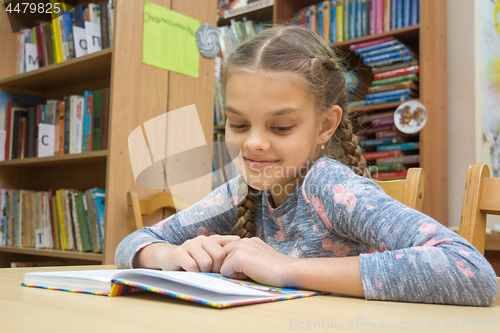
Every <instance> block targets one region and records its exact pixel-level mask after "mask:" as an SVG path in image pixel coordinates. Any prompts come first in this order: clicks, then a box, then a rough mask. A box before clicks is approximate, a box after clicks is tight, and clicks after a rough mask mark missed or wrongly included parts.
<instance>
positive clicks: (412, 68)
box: [373, 65, 419, 80]
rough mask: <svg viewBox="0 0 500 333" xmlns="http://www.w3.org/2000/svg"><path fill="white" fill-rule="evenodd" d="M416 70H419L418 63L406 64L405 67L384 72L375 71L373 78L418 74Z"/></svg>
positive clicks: (380, 78)
mask: <svg viewBox="0 0 500 333" xmlns="http://www.w3.org/2000/svg"><path fill="white" fill-rule="evenodd" d="M418 72H419V67H418V65H416V66H408V67H405V68H400V69H395V70H390V71H386V72H384V73H376V74H375V75H373V78H374V79H375V80H382V79H389V78H391V77H397V76H401V75H408V74H418Z"/></svg>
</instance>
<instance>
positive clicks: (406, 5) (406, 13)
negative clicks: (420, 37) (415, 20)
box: [403, 0, 411, 27]
mask: <svg viewBox="0 0 500 333" xmlns="http://www.w3.org/2000/svg"><path fill="white" fill-rule="evenodd" d="M410 16H411V15H410V0H403V27H408V26H409V25H410Z"/></svg>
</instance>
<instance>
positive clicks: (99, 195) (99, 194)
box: [91, 189, 106, 249]
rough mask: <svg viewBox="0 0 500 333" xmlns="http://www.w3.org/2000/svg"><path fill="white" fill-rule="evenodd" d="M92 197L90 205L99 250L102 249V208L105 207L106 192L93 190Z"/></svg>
mask: <svg viewBox="0 0 500 333" xmlns="http://www.w3.org/2000/svg"><path fill="white" fill-rule="evenodd" d="M91 195H92V203H93V208H94V214H95V218H96V222H97V229H98V231H99V242H100V245H101V249H103V248H104V246H103V242H104V223H105V221H104V216H105V215H104V209H105V208H104V207H105V198H106V192H105V191H104V190H101V189H94V190H93V191H92V192H91Z"/></svg>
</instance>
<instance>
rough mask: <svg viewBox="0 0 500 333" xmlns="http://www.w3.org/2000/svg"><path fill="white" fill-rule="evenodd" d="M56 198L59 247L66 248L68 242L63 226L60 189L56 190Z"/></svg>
mask: <svg viewBox="0 0 500 333" xmlns="http://www.w3.org/2000/svg"><path fill="white" fill-rule="evenodd" d="M56 200H57V215H58V219H59V230H60V231H61V248H62V249H63V250H67V249H68V244H67V243H66V228H65V227H64V214H63V207H62V198H61V190H57V191H56Z"/></svg>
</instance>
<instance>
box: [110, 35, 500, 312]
mask: <svg viewBox="0 0 500 333" xmlns="http://www.w3.org/2000/svg"><path fill="white" fill-rule="evenodd" d="M222 82H223V87H224V88H225V97H226V113H227V124H226V141H227V142H231V143H234V144H237V145H238V146H239V148H240V149H241V154H242V155H243V158H244V161H245V166H244V170H241V171H242V174H243V175H245V177H243V176H240V177H237V178H235V179H232V180H230V181H229V182H227V183H226V184H224V185H223V186H220V187H219V188H217V189H216V190H214V191H213V192H212V193H210V194H209V195H208V196H207V197H206V198H204V199H203V200H201V201H200V202H198V203H197V204H195V205H193V206H191V207H190V208H188V209H186V210H184V211H181V212H179V213H177V214H175V215H173V216H171V217H169V218H167V219H165V220H163V221H161V222H159V223H157V224H155V225H153V226H152V227H147V228H143V229H141V230H138V231H136V232H134V233H132V234H131V235H129V236H127V237H126V238H125V239H124V240H123V241H122V242H121V243H120V244H119V246H118V248H117V250H116V256H115V261H116V265H117V266H118V267H119V268H132V267H147V268H156V269H163V270H186V271H195V272H197V271H201V272H210V271H211V272H220V273H221V274H222V275H225V276H228V277H233V278H247V277H249V278H252V279H253V280H255V281H257V282H259V283H262V284H267V285H272V286H278V287H295V288H301V289H308V290H319V291H323V292H331V293H340V294H345V295H351V296H358V297H364V298H366V299H370V300H393V301H407V302H425V303H442V304H462V305H474V306H487V305H490V304H492V303H493V302H494V301H495V299H496V297H497V294H498V282H497V278H496V275H495V273H494V271H493V269H492V267H491V266H490V264H489V263H488V262H487V261H486V260H485V258H484V257H483V256H481V254H480V253H479V252H478V251H476V250H475V249H474V247H473V246H472V245H471V244H469V243H468V242H467V241H465V240H464V239H463V238H461V237H460V236H458V235H456V234H455V233H454V232H452V231H450V230H449V229H448V228H446V227H444V226H442V225H441V224H439V223H438V222H436V221H435V220H433V219H432V218H430V217H428V216H426V215H424V214H422V213H420V212H418V211H415V210H413V209H410V208H408V207H406V206H404V205H402V204H401V203H399V202H398V201H396V200H393V199H392V198H390V197H389V196H387V195H386V194H385V192H384V191H383V190H382V189H381V188H380V187H379V186H378V185H377V184H376V183H375V182H373V181H372V180H371V179H370V175H369V173H368V171H367V170H366V168H365V166H366V162H365V160H364V159H363V157H362V155H361V149H360V148H359V146H358V140H357V138H356V136H355V135H354V134H353V127H352V125H351V121H350V119H349V112H348V108H347V104H346V90H345V87H346V82H345V79H344V75H343V68H342V67H341V65H340V64H339V60H338V58H337V57H336V55H335V54H334V52H333V51H332V49H331V48H330V47H329V46H328V45H327V44H326V43H325V42H324V41H323V40H322V39H321V38H320V37H319V36H318V35H316V34H315V33H313V32H311V31H310V30H308V29H304V28H300V27H295V26H293V27H291V26H287V27H276V28H273V29H270V30H266V31H264V32H262V33H260V34H258V35H256V36H255V37H253V38H251V39H249V40H247V41H246V42H245V43H243V44H242V45H240V47H238V49H237V50H236V51H235V52H234V53H232V54H231V55H230V56H229V58H228V59H227V61H226V63H225V64H224V68H223V72H222ZM246 188H247V189H248V191H245V189H246ZM244 193H245V194H246V195H245V196H243V194H244ZM203 216H207V218H203ZM210 216H211V217H210Z"/></svg>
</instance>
